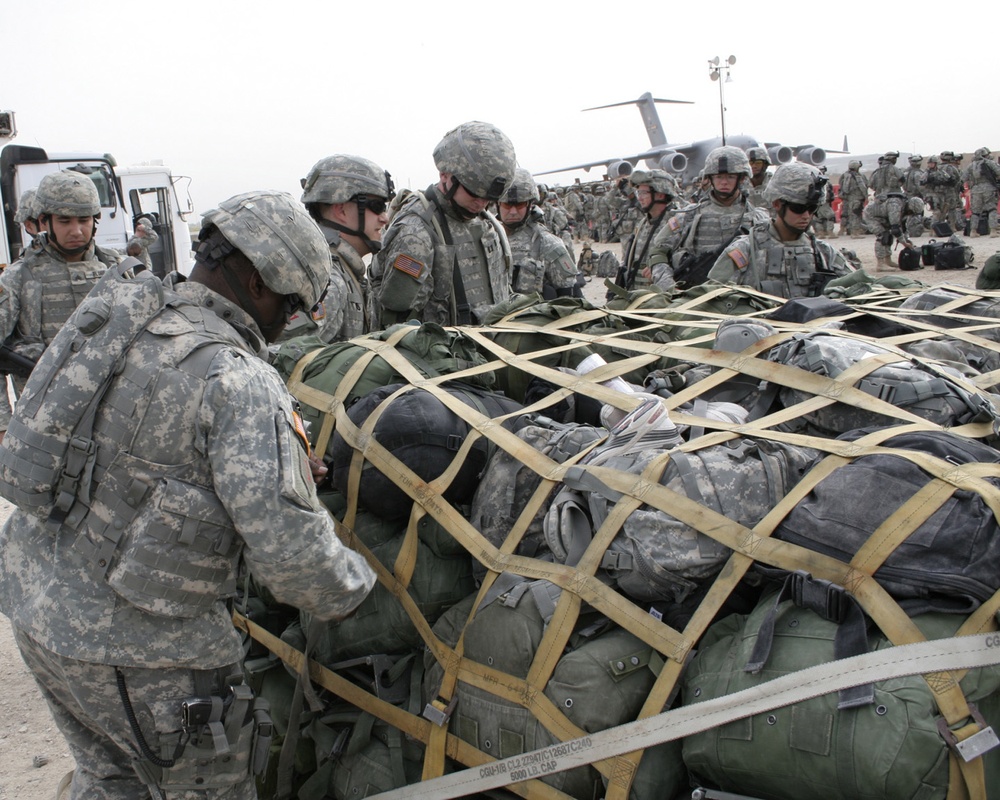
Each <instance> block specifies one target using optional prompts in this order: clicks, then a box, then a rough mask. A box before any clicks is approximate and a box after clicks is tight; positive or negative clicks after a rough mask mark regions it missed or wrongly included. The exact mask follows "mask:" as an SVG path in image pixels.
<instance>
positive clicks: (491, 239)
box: [370, 122, 516, 327]
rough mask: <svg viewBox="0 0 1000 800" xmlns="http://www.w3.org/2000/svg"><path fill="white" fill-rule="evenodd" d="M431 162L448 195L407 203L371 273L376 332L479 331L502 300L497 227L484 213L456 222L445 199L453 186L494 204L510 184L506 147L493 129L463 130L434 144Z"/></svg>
mask: <svg viewBox="0 0 1000 800" xmlns="http://www.w3.org/2000/svg"><path fill="white" fill-rule="evenodd" d="M434 162H435V165H436V166H437V167H438V171H439V172H440V173H441V174H442V175H451V176H452V177H451V181H452V184H451V188H450V189H449V190H448V193H447V194H446V193H445V191H443V190H442V188H441V184H438V185H436V186H431V187H430V188H429V189H427V191H426V192H424V193H419V192H414V193H413V195H411V196H410V197H408V198H407V199H406V201H405V202H404V203H403V205H402V207H401V208H400V209H399V211H398V212H397V213H396V215H395V216H394V217H393V219H392V222H391V223H390V225H389V227H388V228H387V229H386V231H385V233H384V234H383V235H382V249H381V251H380V252H379V254H378V255H377V256H376V257H375V259H374V260H373V262H372V265H371V270H370V276H371V282H372V285H371V292H372V300H373V306H375V307H374V308H373V309H372V320H373V321H375V320H378V321H379V323H380V325H381V326H382V327H387V326H388V325H391V324H393V323H396V322H402V321H405V320H407V319H416V320H420V321H421V322H436V323H438V324H440V325H456V324H476V323H481V322H482V320H483V319H484V318H485V316H486V314H487V313H488V312H489V310H490V309H491V308H492V307H493V306H494V305H495V304H496V303H499V302H501V301H503V300H506V299H507V298H508V297H509V296H510V284H511V263H510V249H509V245H508V243H507V237H506V235H505V234H504V232H503V228H502V226H501V225H500V223H499V222H497V220H496V219H495V218H494V217H493V216H492V215H491V214H490V213H489V212H488V211H485V210H484V211H482V212H481V213H479V214H476V215H474V216H472V217H471V218H470V217H469V216H468V215H465V214H462V213H461V212H460V211H459V210H456V208H455V203H454V201H453V199H452V196H453V194H454V192H455V191H456V189H455V187H456V186H457V185H461V186H465V187H467V190H468V191H470V192H471V193H472V194H473V195H475V196H477V197H479V198H485V199H488V200H492V201H496V200H499V199H500V197H501V196H502V195H503V193H504V192H505V191H506V190H507V187H508V186H509V184H510V182H511V179H512V178H513V176H514V168H515V164H516V156H515V155H514V146H513V145H512V144H511V143H510V140H509V139H507V137H506V136H504V134H503V133H502V132H501V131H500V130H498V129H497V128H495V127H494V126H493V125H490V124H488V123H485V122H467V123H464V124H463V125H460V126H459V127H457V128H455V129H454V130H452V131H449V132H448V133H447V134H446V135H445V138H444V139H442V140H441V142H439V143H438V145H437V147H436V148H435V150H434Z"/></svg>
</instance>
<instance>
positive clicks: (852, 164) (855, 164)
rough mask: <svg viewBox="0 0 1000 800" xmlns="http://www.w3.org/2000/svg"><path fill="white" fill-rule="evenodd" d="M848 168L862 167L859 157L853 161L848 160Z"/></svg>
mask: <svg viewBox="0 0 1000 800" xmlns="http://www.w3.org/2000/svg"><path fill="white" fill-rule="evenodd" d="M847 168H848V169H861V162H860V161H858V160H857V159H854V160H853V161H848V162H847Z"/></svg>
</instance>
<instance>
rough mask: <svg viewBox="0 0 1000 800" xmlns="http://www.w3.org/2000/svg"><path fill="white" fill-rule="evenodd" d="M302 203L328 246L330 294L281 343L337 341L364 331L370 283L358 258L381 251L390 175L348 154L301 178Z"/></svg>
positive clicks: (293, 323)
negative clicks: (307, 338)
mask: <svg viewBox="0 0 1000 800" xmlns="http://www.w3.org/2000/svg"><path fill="white" fill-rule="evenodd" d="M301 183H302V190H303V191H302V202H303V203H305V206H306V209H307V210H308V211H309V215H310V216H311V217H312V218H313V219H314V220H315V221H316V224H318V225H319V227H320V230H321V231H322V232H323V235H324V236H325V237H326V241H327V243H328V244H329V245H330V255H331V256H332V258H333V268H332V269H331V271H330V291H329V292H328V294H327V297H326V299H325V300H324V301H323V302H322V303H320V304H319V306H318V308H316V309H315V310H314V311H313V312H307V311H305V310H303V311H301V312H299V313H297V314H295V316H293V317H292V319H291V320H290V321H289V323H288V327H287V328H285V332H284V334H282V337H281V340H282V341H284V340H286V339H290V338H292V337H294V336H305V335H310V336H319V337H320V338H321V339H323V341H325V342H340V341H344V340H346V339H351V338H353V337H355V336H361V335H362V334H365V333H368V331H370V330H372V328H373V327H374V328H378V327H379V326H378V324H377V321H376V324H375V325H374V326H373V325H372V321H371V319H370V318H369V316H368V311H367V309H368V281H367V278H366V276H365V263H364V261H362V257H364V256H366V255H368V254H369V253H377V252H378V251H379V250H380V249H381V247H382V229H383V228H385V226H386V225H388V224H389V214H388V205H389V201H391V200H392V198H393V197H395V195H396V192H395V187H394V186H393V183H392V176H391V175H390V174H389V173H388V172H386V171H385V170H384V169H382V167H380V166H379V165H378V164H376V163H375V162H374V161H369V160H368V159H367V158H361V157H359V156H349V155H342V154H340V155H333V156H327V157H326V158H323V159H320V160H319V161H318V162H316V164H315V165H314V166H313V168H312V169H311V170H309V174H308V175H307V176H306V177H305V178H303V179H302V181H301Z"/></svg>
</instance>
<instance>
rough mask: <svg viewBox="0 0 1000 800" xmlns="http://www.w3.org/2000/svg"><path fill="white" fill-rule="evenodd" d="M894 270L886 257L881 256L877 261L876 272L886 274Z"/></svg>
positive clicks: (890, 261)
mask: <svg viewBox="0 0 1000 800" xmlns="http://www.w3.org/2000/svg"><path fill="white" fill-rule="evenodd" d="M891 269H895V267H894V265H893V263H892V260H891V259H890V258H889V257H888V256H883V257H882V258H880V259H878V269H877V270H876V271H877V272H887V271H888V270H891Z"/></svg>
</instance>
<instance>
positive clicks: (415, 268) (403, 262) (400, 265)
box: [392, 253, 424, 280]
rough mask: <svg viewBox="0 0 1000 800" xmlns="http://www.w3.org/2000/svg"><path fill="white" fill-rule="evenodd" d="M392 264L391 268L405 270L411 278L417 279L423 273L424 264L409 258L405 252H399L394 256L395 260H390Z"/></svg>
mask: <svg viewBox="0 0 1000 800" xmlns="http://www.w3.org/2000/svg"><path fill="white" fill-rule="evenodd" d="M392 266H393V269H398V270H399V271H400V272H405V273H406V274H407V275H409V276H410V277H411V278H416V279H418V280H419V278H420V276H421V275H423V274H424V265H423V264H421V263H420V262H419V261H417V260H415V259H412V258H410V257H409V256H408V255H406V254H405V253H400V254H399V255H398V256H396V260H395V261H393V262H392Z"/></svg>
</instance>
